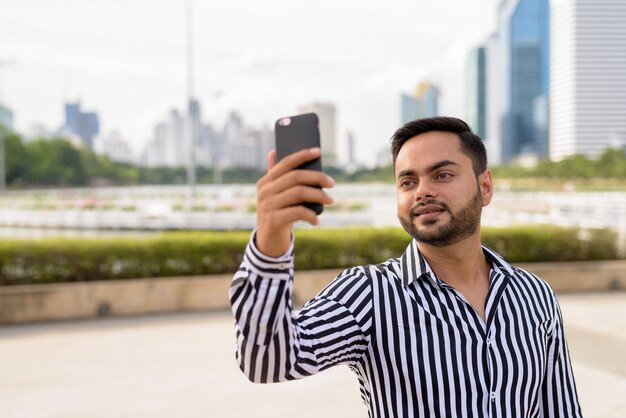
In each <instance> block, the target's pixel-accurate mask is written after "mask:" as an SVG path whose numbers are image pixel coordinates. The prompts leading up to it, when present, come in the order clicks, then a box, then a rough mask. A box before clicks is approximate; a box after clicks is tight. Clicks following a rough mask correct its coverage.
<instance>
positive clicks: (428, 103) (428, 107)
mask: <svg viewBox="0 0 626 418" xmlns="http://www.w3.org/2000/svg"><path fill="white" fill-rule="evenodd" d="M400 100H401V110H402V121H401V122H402V124H404V123H407V122H409V121H412V120H413V119H417V118H428V117H432V116H437V114H438V111H439V110H438V108H439V89H438V88H437V86H435V85H434V84H431V83H428V82H426V81H422V82H420V83H419V84H418V85H417V87H416V88H415V93H414V94H413V95H409V94H405V93H403V94H402V95H401V96H400Z"/></svg>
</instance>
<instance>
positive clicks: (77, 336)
mask: <svg viewBox="0 0 626 418" xmlns="http://www.w3.org/2000/svg"><path fill="white" fill-rule="evenodd" d="M559 300H560V302H561V307H562V310H563V315H564V318H565V324H566V327H567V333H568V338H569V345H570V351H571V354H572V358H573V363H574V365H573V366H574V371H575V373H576V380H577V384H578V389H579V394H580V398H581V403H582V406H583V412H584V414H585V417H587V418H594V417H603V418H618V417H620V418H621V417H624V416H626V396H625V395H626V292H614V293H588V294H561V295H559ZM251 416H254V417H258V418H262V417H272V418H274V417H278V418H280V417H285V418H286V417H294V416H298V417H302V418H307V417H311V418H319V417H320V416H328V417H335V416H341V417H345V418H352V417H366V416H367V412H366V409H365V407H364V405H363V404H362V402H361V400H360V395H359V390H358V383H357V380H356V377H355V376H354V375H353V374H352V373H351V372H350V371H349V370H348V369H347V368H345V367H338V368H335V369H332V370H328V371H326V372H324V373H321V374H320V375H317V376H313V377H311V378H308V379H305V380H302V381H299V382H289V383H283V384H274V385H254V384H251V383H249V382H248V381H247V379H246V378H245V377H244V376H243V375H242V374H241V373H240V372H239V370H238V369H237V366H236V364H235V361H234V331H233V325H232V318H231V316H230V314H229V313H228V312H210V313H197V314H178V315H161V316H150V317H135V318H111V319H101V320H88V321H80V322H65V323H53V324H39V325H20V326H10V327H3V328H0V417H6V418H44V417H45V418H53V417H54V418H61V417H63V418H74V417H76V418H78V417H81V418H83V417H93V418H98V417H107V418H108V417H133V418H136V417H151V418H161V417H163V418H165V417H168V418H170V417H189V418H194V417H212V418H231V417H232V418H234V417H251Z"/></svg>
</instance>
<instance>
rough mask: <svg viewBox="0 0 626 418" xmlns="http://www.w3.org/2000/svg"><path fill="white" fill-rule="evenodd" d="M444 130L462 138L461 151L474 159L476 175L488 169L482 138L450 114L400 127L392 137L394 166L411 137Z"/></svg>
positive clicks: (408, 123)
mask: <svg viewBox="0 0 626 418" xmlns="http://www.w3.org/2000/svg"><path fill="white" fill-rule="evenodd" d="M432 131H443V132H452V133H454V134H456V135H457V136H458V137H459V139H460V140H461V151H462V152H463V153H464V154H466V155H467V156H468V157H470V158H471V159H472V168H473V169H474V173H475V174H476V176H478V175H480V174H481V173H483V172H484V171H485V170H486V169H487V151H486V150H485V145H484V144H483V141H482V139H480V137H479V136H478V135H476V134H475V133H474V132H472V128H470V127H469V125H468V124H467V123H465V122H463V121H462V120H461V119H457V118H452V117H448V116H436V117H434V118H423V119H415V120H412V121H410V122H407V123H405V124H404V125H403V126H401V127H400V128H398V130H397V131H396V132H394V134H393V136H392V137H391V156H392V158H393V167H394V170H395V167H396V158H398V153H399V152H400V148H402V146H403V145H404V143H405V142H406V141H408V140H409V139H411V138H413V137H415V136H417V135H421V134H425V133H426V132H432Z"/></svg>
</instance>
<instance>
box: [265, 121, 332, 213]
mask: <svg viewBox="0 0 626 418" xmlns="http://www.w3.org/2000/svg"><path fill="white" fill-rule="evenodd" d="M274 135H275V137H276V162H278V161H280V160H282V159H283V158H285V157H286V156H287V155H289V154H293V153H294V152H296V151H300V150H302V149H307V148H314V147H319V146H320V129H319V119H318V117H317V115H316V114H315V113H304V114H301V115H295V116H289V117H285V118H280V119H278V120H277V121H276V124H275V125H274ZM297 168H298V169H305V170H317V171H322V159H321V158H317V159H315V160H312V161H308V162H306V163H304V164H302V165H301V166H299V167H297ZM302 204H303V205H304V206H306V207H308V208H310V209H312V210H314V211H315V213H317V214H318V215H319V214H320V213H322V210H323V208H324V206H323V205H321V204H319V203H311V202H303V203H302Z"/></svg>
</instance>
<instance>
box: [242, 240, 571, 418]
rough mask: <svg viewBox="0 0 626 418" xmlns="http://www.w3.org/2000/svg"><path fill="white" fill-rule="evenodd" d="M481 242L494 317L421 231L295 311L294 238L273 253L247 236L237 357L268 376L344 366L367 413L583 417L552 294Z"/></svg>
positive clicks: (254, 376)
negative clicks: (449, 279)
mask: <svg viewBox="0 0 626 418" xmlns="http://www.w3.org/2000/svg"><path fill="white" fill-rule="evenodd" d="M483 251H484V253H485V255H486V256H487V258H488V259H489V261H490V262H491V265H492V269H491V272H490V277H489V280H490V286H489V293H488V296H487V300H486V306H485V318H486V320H483V318H482V317H481V316H480V315H479V314H478V313H477V312H476V311H475V310H474V308H473V307H472V306H471V305H470V304H469V303H468V302H467V300H466V299H465V298H464V296H463V295H462V294H461V293H460V292H458V291H456V290H455V289H454V288H452V287H451V286H449V285H447V284H446V283H445V282H443V281H441V280H439V279H438V278H437V276H436V275H435V274H434V272H433V270H432V269H431V268H430V266H429V265H428V263H427V262H426V260H425V259H424V257H423V256H422V255H421V254H420V252H419V250H418V248H417V245H416V243H415V241H413V243H412V244H411V245H409V247H408V248H407V250H406V252H405V253H404V254H403V255H402V257H400V258H396V259H391V260H388V261H386V262H384V263H382V264H379V265H369V266H359V267H353V268H351V269H348V270H345V271H344V272H343V273H341V274H340V275H339V276H337V278H336V279H335V280H334V281H332V282H331V283H330V284H329V285H328V286H327V287H326V288H325V289H323V290H322V291H321V292H320V293H319V294H318V295H317V296H316V297H315V298H313V299H312V300H311V301H309V302H308V303H307V304H306V305H305V306H304V307H303V308H302V309H300V310H296V311H294V310H293V309H292V302H291V292H292V286H293V271H294V266H293V244H292V247H291V249H290V251H289V252H288V254H287V255H285V256H283V257H280V258H270V257H267V256H265V255H263V254H261V253H260V252H259V251H258V250H257V249H256V247H255V245H254V239H251V240H250V243H249V244H248V247H247V249H246V253H245V256H244V261H243V262H242V264H241V266H240V269H239V271H238V272H237V273H236V274H235V277H234V279H233V282H232V285H231V288H230V298H231V304H232V310H233V312H234V314H235V318H236V331H237V361H238V363H239V365H240V368H241V369H242V371H243V372H244V373H245V374H246V375H247V376H248V378H249V379H250V380H251V381H253V382H262V383H266V382H279V381H285V380H292V379H299V378H302V377H305V376H309V375H311V374H314V373H317V372H319V371H321V370H324V369H327V368H329V367H331V366H334V365H337V364H345V365H348V366H349V367H350V369H352V370H353V371H354V372H355V373H356V375H357V377H358V380H359V383H360V387H361V396H362V398H363V401H364V402H365V404H366V406H367V408H368V409H369V416H370V417H581V416H582V414H581V410H580V406H579V403H578V396H577V393H576V386H575V383H574V376H573V374H572V368H571V364H570V358H569V352H568V348H567V342H566V339H565V334H564V332H563V321H562V317H561V312H560V308H559V306H558V303H557V301H556V298H555V296H554V293H553V292H552V290H551V289H550V287H549V286H548V285H547V284H546V283H545V282H544V281H542V280H540V279H539V278H537V277H536V276H534V275H532V274H531V273H528V272H526V271H524V270H521V269H519V268H516V267H513V266H511V265H510V264H509V263H507V262H506V261H505V260H504V259H503V258H502V257H501V256H499V255H498V254H496V253H495V252H494V251H492V250H490V249H488V248H486V247H483Z"/></svg>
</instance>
